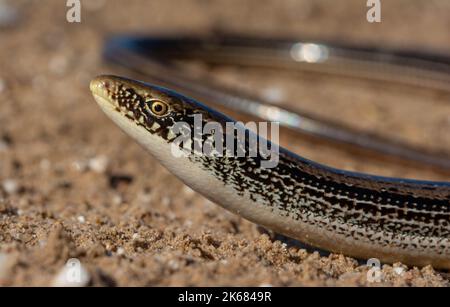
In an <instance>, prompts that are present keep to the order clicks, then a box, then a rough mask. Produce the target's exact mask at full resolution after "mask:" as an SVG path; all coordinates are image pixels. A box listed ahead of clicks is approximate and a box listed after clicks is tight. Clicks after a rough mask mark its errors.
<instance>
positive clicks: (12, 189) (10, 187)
mask: <svg viewBox="0 0 450 307" xmlns="http://www.w3.org/2000/svg"><path fill="white" fill-rule="evenodd" d="M2 187H3V190H5V192H6V193H8V194H14V193H16V192H17V190H19V185H18V184H17V181H15V180H14V179H5V180H3V183H2Z"/></svg>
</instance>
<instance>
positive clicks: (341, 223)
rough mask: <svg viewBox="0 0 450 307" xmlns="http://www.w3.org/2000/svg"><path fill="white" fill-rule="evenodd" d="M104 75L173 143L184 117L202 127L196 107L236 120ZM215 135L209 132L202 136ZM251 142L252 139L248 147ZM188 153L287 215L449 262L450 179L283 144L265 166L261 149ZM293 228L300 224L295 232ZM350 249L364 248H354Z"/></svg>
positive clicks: (127, 104)
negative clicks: (157, 105) (385, 173)
mask: <svg viewBox="0 0 450 307" xmlns="http://www.w3.org/2000/svg"><path fill="white" fill-rule="evenodd" d="M103 80H104V81H103V82H105V84H106V85H107V86H106V87H107V89H108V96H109V98H110V99H111V101H112V102H113V103H114V105H115V107H116V109H117V111H118V112H120V113H121V114H123V115H124V116H126V117H128V118H129V119H130V120H131V121H133V122H134V123H135V124H136V125H139V126H142V127H144V128H145V129H146V130H147V131H148V132H149V133H151V134H153V135H155V134H156V135H158V136H160V137H161V139H162V140H164V141H165V142H169V143H170V142H172V141H173V140H174V138H175V137H176V136H177V135H176V134H174V133H173V131H172V127H173V125H174V123H176V122H179V121H184V122H186V123H188V124H189V125H190V126H191V128H192V129H194V121H193V115H194V114H201V115H202V119H203V122H202V124H203V125H205V124H206V123H207V122H211V121H215V122H219V123H220V124H221V125H222V126H223V127H225V123H226V122H227V121H230V120H231V119H229V118H227V117H225V116H223V115H221V114H219V113H217V112H215V111H213V110H211V109H209V108H207V107H206V106H204V105H202V104H200V103H198V102H196V101H193V100H191V99H189V98H186V97H182V96H181V95H179V94H177V93H174V92H171V91H168V90H166V89H162V88H158V87H154V86H147V85H145V84H142V83H138V82H135V81H132V80H127V79H122V78H117V77H103ZM150 99H158V100H161V101H164V102H165V103H167V104H168V106H169V112H168V114H166V115H165V116H163V117H156V116H154V115H153V114H152V112H151V111H150V110H149V107H148V102H147V101H149V100H150ZM224 131H225V129H224ZM208 137H209V135H204V136H203V139H202V140H200V142H205V140H206V139H207V138H208ZM225 139H226V138H225V137H224V138H223V140H225ZM249 149H250V148H249V142H246V143H245V150H246V152H248V151H249ZM188 158H189V160H190V161H191V162H192V163H194V164H196V165H197V166H198V167H199V168H201V169H203V170H205V171H207V172H208V173H210V174H212V175H213V176H214V177H215V178H217V179H219V180H220V181H221V182H222V183H223V185H224V186H227V187H230V188H232V189H233V190H234V191H235V193H236V194H237V195H240V196H242V197H248V198H250V199H251V200H252V201H253V202H254V203H255V204H260V205H263V206H266V207H267V208H268V209H269V210H270V211H271V212H273V214H276V215H278V216H282V217H283V218H285V219H286V220H287V219H289V220H293V221H300V222H302V223H304V224H307V225H312V226H315V227H316V228H317V229H323V230H326V231H328V232H329V233H334V234H336V235H337V236H340V237H343V238H349V239H351V240H352V242H353V243H354V244H355V245H356V246H357V245H358V242H361V243H364V244H368V245H373V246H374V250H376V249H377V248H379V249H382V248H385V247H386V248H389V249H396V250H399V251H402V250H403V251H404V253H405V254H406V253H408V252H410V251H414V253H418V254H419V256H420V255H421V254H423V255H427V257H428V256H429V257H428V258H430V259H432V258H433V257H434V256H436V257H439V261H437V262H436V263H432V264H435V265H437V266H447V264H446V263H447V262H446V260H445V259H448V260H449V262H450V183H445V182H423V181H414V180H403V179H395V178H383V177H376V176H370V175H364V174H356V173H351V172H345V171H341V170H336V169H332V168H328V167H325V166H322V165H319V164H317V163H314V162H312V161H308V160H306V159H303V158H301V157H299V156H296V155H294V154H292V153H290V152H288V151H286V150H284V149H282V148H281V149H280V153H279V163H278V166H277V167H275V168H272V169H268V168H262V167H261V161H262V158H261V156H257V157H254V158H251V157H243V158H235V157H227V156H224V157H208V156H205V155H201V154H198V153H193V154H191V155H189V157H188ZM279 229H282V227H280V228H279ZM279 229H278V230H279ZM291 233H295V231H294V232H292V231H291V232H289V233H287V234H288V235H290V234H291ZM298 239H300V240H302V239H303V238H298ZM306 241H308V240H306ZM313 243H314V242H313ZM321 247H324V246H321ZM325 248H326V246H325ZM343 252H344V253H345V252H348V253H350V254H356V255H358V253H357V252H353V251H350V250H349V251H346V250H343ZM359 254H364V253H359ZM400 254H401V253H400ZM400 259H406V260H408V257H404V256H402V257H401V258H400ZM443 259H444V260H443ZM427 261H428V260H427ZM431 262H432V261H431ZM425 263H426V262H425Z"/></svg>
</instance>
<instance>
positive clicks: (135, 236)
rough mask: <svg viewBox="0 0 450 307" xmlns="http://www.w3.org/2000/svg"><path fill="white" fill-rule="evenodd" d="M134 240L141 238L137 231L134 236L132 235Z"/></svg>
mask: <svg viewBox="0 0 450 307" xmlns="http://www.w3.org/2000/svg"><path fill="white" fill-rule="evenodd" d="M131 238H132V239H133V240H137V239H138V238H139V234H138V233H137V232H135V233H133V236H132V237H131Z"/></svg>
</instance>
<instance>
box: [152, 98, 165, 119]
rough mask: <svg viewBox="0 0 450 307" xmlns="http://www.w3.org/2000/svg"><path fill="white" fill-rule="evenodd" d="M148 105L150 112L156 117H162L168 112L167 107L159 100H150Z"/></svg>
mask: <svg viewBox="0 0 450 307" xmlns="http://www.w3.org/2000/svg"><path fill="white" fill-rule="evenodd" d="M149 103H150V111H151V112H152V113H153V114H154V115H156V116H164V115H166V114H167V113H168V111H169V106H168V105H167V104H166V103H165V102H162V101H160V100H152V101H150V102H149Z"/></svg>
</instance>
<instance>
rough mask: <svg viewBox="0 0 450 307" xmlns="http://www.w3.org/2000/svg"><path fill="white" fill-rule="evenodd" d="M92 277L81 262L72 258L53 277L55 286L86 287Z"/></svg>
mask: <svg viewBox="0 0 450 307" xmlns="http://www.w3.org/2000/svg"><path fill="white" fill-rule="evenodd" d="M90 279H91V277H90V275H89V272H88V271H87V270H86V268H85V267H84V266H83V265H82V264H81V262H80V261H79V260H78V259H76V258H72V259H69V260H68V261H67V263H66V265H65V266H64V267H63V268H62V269H61V270H60V271H59V273H58V274H57V275H56V277H55V278H54V279H53V282H52V286H53V287H85V286H87V285H88V284H89V281H90Z"/></svg>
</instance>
